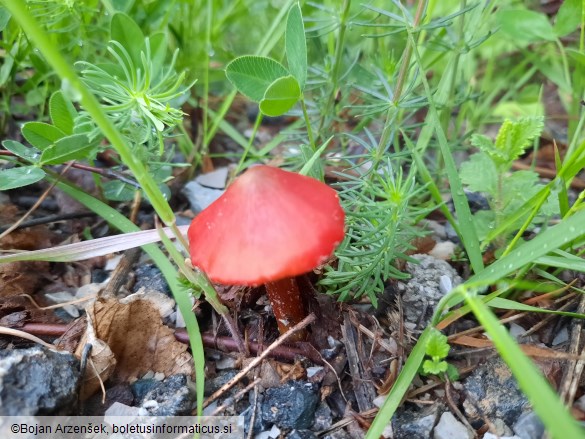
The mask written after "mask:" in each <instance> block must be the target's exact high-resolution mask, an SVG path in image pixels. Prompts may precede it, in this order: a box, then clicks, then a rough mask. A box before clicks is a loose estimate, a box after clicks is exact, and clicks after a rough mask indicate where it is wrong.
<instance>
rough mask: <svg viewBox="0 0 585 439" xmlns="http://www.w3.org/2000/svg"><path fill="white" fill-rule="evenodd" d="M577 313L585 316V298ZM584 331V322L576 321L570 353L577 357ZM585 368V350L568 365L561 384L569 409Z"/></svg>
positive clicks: (582, 298) (561, 393) (563, 396)
mask: <svg viewBox="0 0 585 439" xmlns="http://www.w3.org/2000/svg"><path fill="white" fill-rule="evenodd" d="M577 312H578V313H580V314H583V313H584V312H585V296H583V295H582V296H581V300H580V301H579V306H578V308H577ZM582 331H583V320H579V319H575V320H574V322H573V327H572V328H571V345H570V347H569V353H570V354H575V355H577V354H578V352H579V349H580V346H581V334H582ZM584 366H585V349H583V350H581V355H580V358H579V359H578V360H572V361H571V362H569V363H568V364H567V368H566V372H565V376H564V377H563V381H562V384H561V391H560V395H561V398H562V399H563V400H564V401H565V404H567V405H568V406H569V407H570V406H571V405H573V401H574V400H575V394H576V392H577V389H578V387H579V383H580V381H581V375H582V374H583V368H584Z"/></svg>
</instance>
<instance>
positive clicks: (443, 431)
mask: <svg viewBox="0 0 585 439" xmlns="http://www.w3.org/2000/svg"><path fill="white" fill-rule="evenodd" d="M433 437H434V438H435V439H452V438H457V439H465V438H467V439H472V438H473V433H472V432H470V431H469V430H468V429H467V427H466V426H465V425H463V424H462V423H461V422H459V421H458V420H457V419H456V418H455V416H453V414H452V413H451V412H445V413H443V415H442V416H441V419H440V420H439V423H438V424H437V426H436V427H435V430H434V432H433Z"/></svg>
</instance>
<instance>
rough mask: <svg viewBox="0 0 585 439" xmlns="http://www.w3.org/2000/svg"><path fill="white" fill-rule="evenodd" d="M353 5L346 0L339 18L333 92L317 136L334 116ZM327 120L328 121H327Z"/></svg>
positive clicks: (332, 75)
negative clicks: (346, 32)
mask: <svg viewBox="0 0 585 439" xmlns="http://www.w3.org/2000/svg"><path fill="white" fill-rule="evenodd" d="M350 6H351V0H344V2H343V12H342V13H341V17H340V20H339V33H338V34H337V38H336V45H335V58H334V61H333V70H332V72H331V92H330V93H329V97H328V99H327V105H326V106H325V111H324V112H323V113H322V116H321V121H320V122H319V130H318V132H317V136H320V135H321V133H323V132H324V129H323V128H324V127H325V125H328V124H329V120H330V119H331V118H332V117H334V116H332V113H333V107H334V103H335V96H336V95H337V85H338V84H339V71H340V69H341V61H342V60H341V58H342V56H343V46H344V40H345V31H346V29H347V19H348V17H349V8H350ZM326 121H327V122H326Z"/></svg>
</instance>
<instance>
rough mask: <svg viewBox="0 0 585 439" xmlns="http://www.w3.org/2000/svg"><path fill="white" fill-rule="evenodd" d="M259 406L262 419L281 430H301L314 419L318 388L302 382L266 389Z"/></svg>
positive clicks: (308, 425) (291, 382) (292, 382)
mask: <svg viewBox="0 0 585 439" xmlns="http://www.w3.org/2000/svg"><path fill="white" fill-rule="evenodd" d="M264 397H265V398H264V402H263V403H262V406H261V413H262V419H264V420H265V421H267V422H271V423H274V424H276V425H277V426H279V427H281V428H295V429H299V430H303V429H306V428H309V427H310V425H311V423H312V422H313V419H314V413H315V409H316V407H317V402H318V400H319V386H317V385H316V384H312V383H307V382H303V381H290V382H289V383H287V384H285V385H283V386H280V387H275V388H272V389H267V390H266V392H265V395H264Z"/></svg>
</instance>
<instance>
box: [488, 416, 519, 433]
mask: <svg viewBox="0 0 585 439" xmlns="http://www.w3.org/2000/svg"><path fill="white" fill-rule="evenodd" d="M492 426H493V428H494V430H495V431H494V433H495V434H496V435H499V436H514V432H513V431H512V429H511V428H510V427H508V426H507V425H506V423H505V422H504V421H503V420H502V419H500V418H496V419H494V421H493V422H492Z"/></svg>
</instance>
